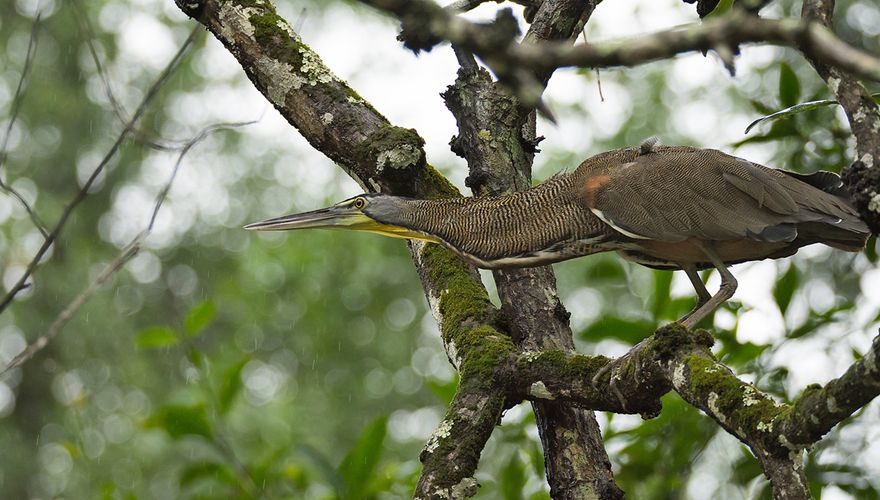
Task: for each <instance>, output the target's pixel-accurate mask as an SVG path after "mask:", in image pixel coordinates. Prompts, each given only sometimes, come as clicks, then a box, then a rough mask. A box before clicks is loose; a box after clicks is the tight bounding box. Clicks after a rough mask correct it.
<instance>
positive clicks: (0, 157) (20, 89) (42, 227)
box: [0, 13, 49, 238]
mask: <svg viewBox="0 0 880 500" xmlns="http://www.w3.org/2000/svg"><path fill="white" fill-rule="evenodd" d="M41 16H42V13H38V14H37V17H36V18H35V19H34V24H33V25H32V26H31V36H30V40H28V48H27V54H25V56H24V67H22V69H21V77H20V78H19V79H18V86H17V87H16V88H15V97H14V98H13V99H12V109H11V111H10V113H9V122H8V123H7V124H6V134H5V135H4V136H3V144H2V146H0V167H2V166H3V164H4V163H5V162H6V156H7V155H8V152H7V149H6V148H7V147H8V146H9V137H10V136H11V135H12V127H13V126H14V125H15V120H16V119H17V118H18V112H19V110H21V103H22V102H23V101H24V89H25V87H26V83H27V80H28V76H30V73H31V68H32V67H33V62H34V58H35V57H36V55H37V40H38V37H37V34H38V32H39V27H40V17H41ZM0 189H3V190H4V191H6V192H7V193H9V194H11V195H12V196H13V197H14V198H15V199H17V200H18V202H19V203H21V205H22V206H23V207H24V209H25V211H26V212H27V214H28V216H30V218H31V221H33V223H34V225H35V226H37V229H39V231H40V233H41V234H42V235H43V237H44V238H47V237H48V236H49V233H48V231H46V224H44V223H43V221H42V220H40V217H39V216H37V213H36V212H35V211H34V209H33V208H32V207H31V206H30V204H29V203H28V202H27V200H25V199H24V196H22V195H21V193H19V192H18V191H17V190H16V189H15V188H13V187H12V186H11V185H9V184H6V182H4V181H3V177H2V175H0Z"/></svg>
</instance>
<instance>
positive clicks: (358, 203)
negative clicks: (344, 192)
mask: <svg viewBox="0 0 880 500" xmlns="http://www.w3.org/2000/svg"><path fill="white" fill-rule="evenodd" d="M353 205H354V208H356V209H358V210H360V209H362V208H364V207H365V206H367V200H365V199H363V198H355V199H354V203H353Z"/></svg>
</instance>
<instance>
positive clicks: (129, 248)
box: [0, 121, 255, 376]
mask: <svg viewBox="0 0 880 500" xmlns="http://www.w3.org/2000/svg"><path fill="white" fill-rule="evenodd" d="M252 123H255V121H249V122H237V123H223V124H218V125H212V126H210V127H206V128H205V129H203V130H202V131H201V132H199V133H198V134H197V135H196V136H195V137H193V138H192V139H190V140H189V141H188V142H187V143H186V144H185V145H184V146H183V148H182V149H181V150H180V153H179V154H178V155H177V161H176V162H175V163H174V168H173V169H172V171H171V176H169V178H168V180H167V181H166V182H165V185H164V186H163V187H162V190H161V191H159V193H158V194H157V195H156V202H155V204H154V206H153V211H152V213H151V214H150V222H149V224H147V227H146V228H145V229H144V230H143V231H141V232H140V233H138V235H137V236H135V237H134V238H133V239H132V240H131V241H130V242H129V243H128V245H126V246H125V248H123V249H122V251H121V252H119V255H117V256H116V258H115V259H113V260H112V261H111V262H110V263H109V264H107V265H106V266H105V267H104V269H103V270H102V271H101V274H99V275H98V277H96V278H95V279H94V280H93V281H92V282H91V283H89V285H88V286H87V287H86V288H85V289H83V291H82V292H80V293H79V295H77V296H76V298H74V299H73V300H72V301H71V302H70V304H68V305H67V307H65V308H64V310H63V311H61V313H60V314H59V315H58V317H56V318H55V321H53V322H52V324H51V325H49V328H48V329H47V330H46V333H44V334H43V335H41V336H40V337H39V338H37V340H35V341H34V342H32V343H31V344H29V345H28V346H27V347H25V349H24V350H22V351H21V352H20V353H19V354H18V355H16V356H15V357H14V358H13V359H12V360H11V361H10V362H9V364H8V365H7V366H6V367H5V368H3V370H2V371H0V376H2V375H3V374H5V373H6V372H8V371H9V370H12V369H13V368H16V367H18V366H21V365H22V364H23V363H25V362H27V361H28V360H29V359H31V358H33V357H34V355H36V354H37V353H38V352H40V351H41V350H42V349H43V348H44V347H46V346H47V345H48V344H49V341H51V340H52V339H53V338H55V337H56V336H57V335H58V333H59V332H60V331H61V329H62V328H64V325H66V324H67V322H68V321H70V319H71V318H72V317H73V315H74V314H75V313H76V311H77V310H78V309H79V308H80V307H82V305H83V304H85V303H86V301H87V300H88V299H89V298H90V297H91V296H92V295H94V294H95V292H97V291H98V289H99V288H100V287H101V285H103V284H104V282H106V281H107V279H108V278H110V276H112V275H113V273H115V272H116V271H118V270H119V269H120V268H122V266H124V265H125V264H126V263H127V262H128V261H130V260H131V259H132V258H134V256H135V255H137V254H138V252H140V250H141V246H142V245H143V242H144V240H145V239H146V238H147V236H149V235H150V233H151V232H152V230H153V225H154V224H155V223H156V216H157V215H158V214H159V210H160V209H161V208H162V204H163V203H165V199H166V198H167V197H168V192H169V191H170V190H171V186H172V184H174V179H175V178H176V177H177V172H178V171H179V170H180V166H181V164H182V162H183V158H184V156H186V154H187V153H189V151H190V150H191V149H192V148H193V147H194V146H195V145H196V144H198V143H199V142H201V141H202V140H203V139H204V138H205V137H207V136H208V135H209V134H211V133H212V132H215V131H217V130H221V129H227V128H236V127H243V126H245V125H250V124H252Z"/></svg>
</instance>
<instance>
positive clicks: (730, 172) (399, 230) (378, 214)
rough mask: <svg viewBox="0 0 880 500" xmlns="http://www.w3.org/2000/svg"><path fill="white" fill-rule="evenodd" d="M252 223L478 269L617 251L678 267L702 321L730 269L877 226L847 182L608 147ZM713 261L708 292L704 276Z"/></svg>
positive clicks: (844, 241) (725, 295)
mask: <svg viewBox="0 0 880 500" xmlns="http://www.w3.org/2000/svg"><path fill="white" fill-rule="evenodd" d="M245 227H246V228H247V229H253V230H266V231H267V230H287V229H306V228H338V229H353V230H359V231H371V232H376V233H380V234H384V235H386V236H394V237H398V238H411V239H420V240H427V241H431V242H435V243H439V244H441V245H444V246H446V247H448V248H450V249H451V250H453V251H454V252H455V253H457V254H459V255H460V256H462V257H463V258H464V259H466V260H467V261H469V262H471V263H473V264H474V265H476V266H477V267H482V268H488V269H495V268H509V267H530V266H538V265H543V264H549V263H552V262H558V261H561V260H566V259H572V258H575V257H580V256H583V255H590V254H594V253H598V252H605V251H609V250H616V251H617V252H618V253H619V254H620V255H621V256H623V257H624V258H626V259H629V260H632V261H635V262H638V263H639V264H643V265H645V266H648V267H653V268H657V269H681V270H684V271H685V273H687V276H688V278H690V281H691V283H692V284H693V286H694V288H695V289H696V292H697V297H698V300H697V305H696V307H695V308H694V309H693V310H692V311H691V312H690V313H688V314H687V315H686V316H685V317H683V318H682V319H681V320H680V321H681V323H682V324H684V325H685V326H687V327H688V328H691V327H693V326H694V325H696V324H697V323H698V322H699V321H700V320H702V319H703V318H704V317H706V315H708V314H710V313H711V312H712V311H714V310H715V308H717V307H718V305H720V304H721V303H723V302H724V301H725V300H727V299H729V298H730V297H731V296H732V295H733V292H734V291H735V289H736V279H735V278H734V277H733V275H732V274H731V273H730V271H729V270H728V269H727V266H728V265H731V264H736V263H739V262H745V261H750V260H761V259H776V258H780V257H787V256H790V255H792V254H794V253H795V252H797V250H798V249H799V248H800V247H802V246H805V245H810V244H813V243H823V244H825V245H828V246H831V247H834V248H837V249H841V250H846V251H850V252H857V251H860V250H862V249H863V248H864V247H865V244H866V241H867V238H868V236H869V233H870V231H869V229H868V227H867V226H866V225H865V223H864V222H862V221H861V220H860V219H859V218H858V215H857V213H856V211H855V209H854V208H853V206H852V204H851V202H850V200H849V198H848V195H847V193H846V191H845V189H844V188H843V186H842V183H841V180H840V177H838V176H837V175H836V174H833V173H831V172H817V173H814V174H809V175H804V174H798V173H794V172H787V171H784V170H776V169H772V168H768V167H764V166H762V165H758V164H755V163H751V162H749V161H746V160H743V159H741V158H737V157H734V156H730V155H727V154H724V153H722V152H720V151H716V150H712V149H697V148H691V147H656V146H655V145H654V141H651V140H649V141H646V142H645V143H644V144H642V145H641V147H638V148H626V149H618V150H614V151H608V152H605V153H602V154H599V155H596V156H593V157H591V158H588V159H587V160H585V161H584V162H583V163H582V164H581V165H580V166H579V167H578V168H577V170H575V171H573V172H570V173H560V174H557V175H555V176H553V177H552V178H550V179H548V180H547V181H546V182H544V183H543V184H540V185H538V186H536V187H534V188H532V189H529V190H528V191H523V192H518V193H514V194H511V195H509V196H501V197H487V198H452V199H438V200H421V199H411V198H401V197H397V196H389V195H384V194H362V195H359V196H355V197H353V198H349V199H347V200H345V201H343V202H340V203H338V204H336V205H333V206H331V207H329V208H324V209H321V210H315V211H313V212H306V213H301V214H295V215H287V216H284V217H277V218H274V219H268V220H265V221H262V222H257V223H254V224H250V225H248V226H245ZM706 268H715V269H717V270H718V272H719V273H720V274H721V287H720V289H719V291H718V292H717V293H716V294H715V295H710V294H709V292H708V291H707V290H706V287H705V286H704V285H703V282H702V281H701V279H700V277H699V275H698V274H697V271H698V270H700V269H706Z"/></svg>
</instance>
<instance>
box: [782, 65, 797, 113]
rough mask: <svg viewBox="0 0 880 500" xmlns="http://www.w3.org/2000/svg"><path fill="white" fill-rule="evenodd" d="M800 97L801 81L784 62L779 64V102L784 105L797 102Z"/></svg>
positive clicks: (789, 105) (792, 104)
mask: <svg viewBox="0 0 880 500" xmlns="http://www.w3.org/2000/svg"><path fill="white" fill-rule="evenodd" d="M800 98H801V82H800V81H799V80H798V76H797V73H795V72H794V70H793V69H791V66H789V65H788V64H786V63H781V64H780V65H779V103H780V104H782V105H783V106H785V107H791V106H794V105H795V104H797V102H798V100H799V99H800Z"/></svg>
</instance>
